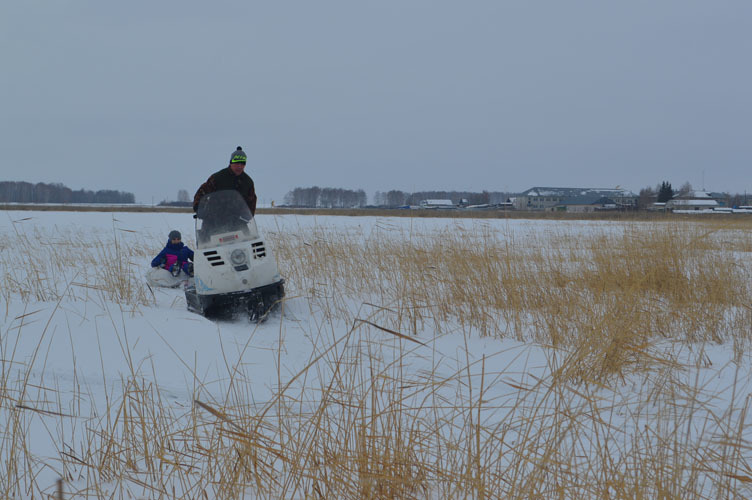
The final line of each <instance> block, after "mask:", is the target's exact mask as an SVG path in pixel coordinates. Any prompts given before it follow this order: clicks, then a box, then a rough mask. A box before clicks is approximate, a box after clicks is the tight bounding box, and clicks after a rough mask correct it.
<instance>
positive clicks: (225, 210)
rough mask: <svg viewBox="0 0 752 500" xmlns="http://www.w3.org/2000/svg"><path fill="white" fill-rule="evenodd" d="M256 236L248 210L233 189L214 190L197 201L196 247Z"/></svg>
mask: <svg viewBox="0 0 752 500" xmlns="http://www.w3.org/2000/svg"><path fill="white" fill-rule="evenodd" d="M258 237H259V235H258V230H257V228H256V222H255V221H254V220H253V215H252V214H251V210H250V208H248V205H247V204H246V203H245V200H243V197H242V196H241V195H240V193H238V192H237V191H235V190H234V189H232V190H226V191H215V192H213V193H210V194H207V195H205V196H204V197H203V198H201V201H199V204H198V211H197V212H196V243H197V246H198V248H212V247H217V246H220V245H229V244H232V243H238V242H240V241H249V240H254V239H257V238H258Z"/></svg>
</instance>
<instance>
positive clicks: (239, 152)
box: [230, 146, 248, 165]
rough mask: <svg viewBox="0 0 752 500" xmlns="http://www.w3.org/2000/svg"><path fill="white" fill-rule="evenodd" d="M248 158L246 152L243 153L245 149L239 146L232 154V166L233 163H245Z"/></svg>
mask: <svg viewBox="0 0 752 500" xmlns="http://www.w3.org/2000/svg"><path fill="white" fill-rule="evenodd" d="M247 159H248V157H247V156H246V155H245V152H244V151H243V148H241V147H240V146H238V148H237V149H236V150H235V151H233V152H232V155H231V156H230V165H232V164H233V163H245V162H246V160H247Z"/></svg>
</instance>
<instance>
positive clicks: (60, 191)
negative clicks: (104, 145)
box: [0, 181, 136, 203]
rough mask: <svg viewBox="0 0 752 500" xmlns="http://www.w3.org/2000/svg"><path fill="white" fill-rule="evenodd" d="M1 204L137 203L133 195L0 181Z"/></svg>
mask: <svg viewBox="0 0 752 500" xmlns="http://www.w3.org/2000/svg"><path fill="white" fill-rule="evenodd" d="M0 202H4V203H135V202H136V197H135V196H134V195H133V193H125V192H122V191H114V190H111V189H101V190H99V191H87V190H85V189H79V190H78V191H74V190H72V189H70V188H69V187H66V186H64V185H63V184H59V183H58V184H45V183H43V182H39V183H37V184H32V183H30V182H14V181H0Z"/></svg>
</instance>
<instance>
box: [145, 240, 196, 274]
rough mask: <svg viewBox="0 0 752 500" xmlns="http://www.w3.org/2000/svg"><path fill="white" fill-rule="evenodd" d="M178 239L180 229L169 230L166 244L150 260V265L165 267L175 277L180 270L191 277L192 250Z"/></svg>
mask: <svg viewBox="0 0 752 500" xmlns="http://www.w3.org/2000/svg"><path fill="white" fill-rule="evenodd" d="M180 240H181V236H180V231H176V230H174V229H173V230H172V231H170V234H169V235H168V239H167V245H166V246H165V247H164V248H163V249H162V251H161V252H159V255H157V256H156V257H154V259H153V260H152V261H151V267H155V268H164V269H167V270H168V271H170V273H171V274H172V275H173V276H175V277H177V276H178V275H179V274H180V271H183V272H184V273H185V274H186V275H188V276H191V277H193V262H192V261H193V250H191V249H190V248H188V247H187V246H186V245H185V244H183V242H182V241H180Z"/></svg>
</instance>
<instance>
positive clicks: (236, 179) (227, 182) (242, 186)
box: [193, 167, 257, 215]
mask: <svg viewBox="0 0 752 500" xmlns="http://www.w3.org/2000/svg"><path fill="white" fill-rule="evenodd" d="M225 189H234V190H236V191H237V192H239V193H240V194H241V195H242V196H243V199H244V200H245V202H246V204H247V205H248V208H250V209H251V213H252V214H253V215H256V200H257V198H256V189H255V188H254V186H253V179H251V177H250V176H249V175H248V174H246V173H245V172H243V173H241V174H240V175H235V174H234V173H233V171H232V170H230V167H225V168H223V169H222V170H220V171H219V172H214V173H213V174H211V175H210V176H209V179H207V181H206V182H204V183H203V184H201V187H199V188H198V191H196V195H195V196H194V197H193V211H194V212H196V211H197V210H198V202H199V201H200V200H201V198H202V197H203V196H204V195H207V194H209V193H213V192H214V191H223V190H225Z"/></svg>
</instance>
